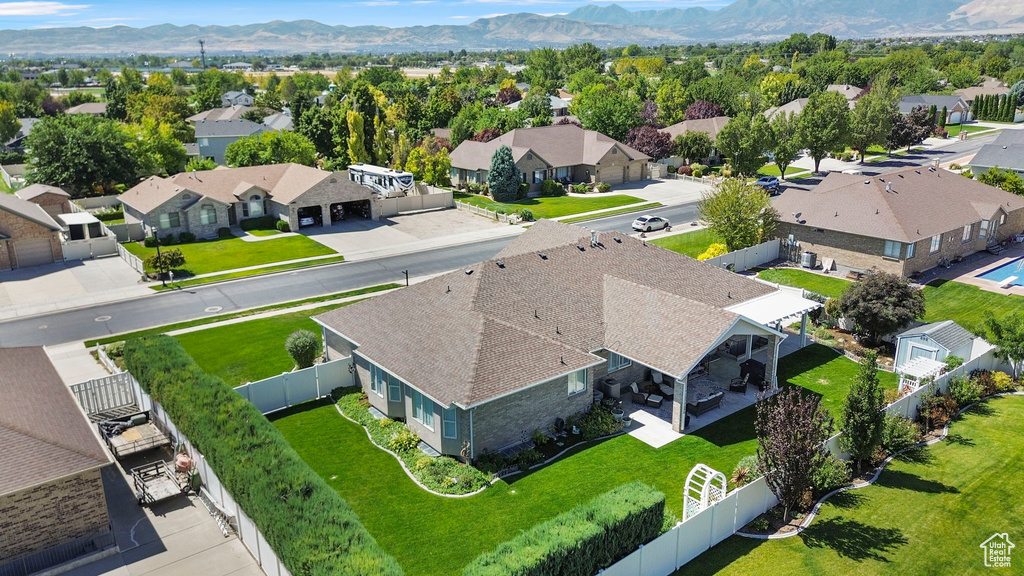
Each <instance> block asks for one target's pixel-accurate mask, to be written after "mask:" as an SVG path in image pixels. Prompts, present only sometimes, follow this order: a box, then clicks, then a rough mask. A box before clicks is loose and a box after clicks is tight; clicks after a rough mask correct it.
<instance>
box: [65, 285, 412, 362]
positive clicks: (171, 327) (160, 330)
mask: <svg viewBox="0 0 1024 576" xmlns="http://www.w3.org/2000/svg"><path fill="white" fill-rule="evenodd" d="M401 287H402V285H401V284H380V285H378V286H370V287H367V288H360V289H359V290H349V291H348V292H338V293H336V294H326V295H324V296H316V297H313V298H306V299H304V300H297V301H295V302H287V303H285V304H273V305H270V306H262V307H260V308H253V309H252V310H246V311H244V312H233V313H231V314H221V315H219V316H209V317H207V318H200V319H198V320H189V321H187V322H176V323H174V324H167V325H164V326H158V327H156V328H149V329H146V330H137V331H135V332H127V333H125V334H118V335H115V336H107V337H105V338H98V339H96V340H86V342H85V346H86V348H92V347H93V346H95V345H97V344H110V343H111V342H123V341H125V340H129V339H131V338H140V337H142V336H152V335H154V334H164V333H166V332H173V331H175V330H182V329H184V328H192V327H195V326H202V325H204V324H213V323H214V322H223V321H224V320H232V319H234V318H244V317H246V316H252V315H254V314H260V313H262V312H270V311H273V310H285V309H288V308H295V307H296V306H303V305H305V304H314V303H316V302H327V301H329V300H338V299H341V298H350V297H352V296H362V295H363V294H372V293H374V292H382V291H384V290H393V289H395V288H401Z"/></svg>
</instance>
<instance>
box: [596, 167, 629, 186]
mask: <svg viewBox="0 0 1024 576" xmlns="http://www.w3.org/2000/svg"><path fill="white" fill-rule="evenodd" d="M625 172H626V168H625V167H619V166H609V167H608V168H603V169H602V170H601V181H602V182H604V183H606V184H611V185H612V186H615V185H617V184H622V182H623V176H624V175H625Z"/></svg>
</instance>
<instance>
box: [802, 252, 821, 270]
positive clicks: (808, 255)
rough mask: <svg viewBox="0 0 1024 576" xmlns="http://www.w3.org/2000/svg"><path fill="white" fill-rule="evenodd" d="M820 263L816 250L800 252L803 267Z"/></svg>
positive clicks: (812, 266)
mask: <svg viewBox="0 0 1024 576" xmlns="http://www.w3.org/2000/svg"><path fill="white" fill-rule="evenodd" d="M817 264H818V255H817V254H815V253H814V252H803V253H801V254H800V266H801V267H802V268H814V267H815V266H816V265H817Z"/></svg>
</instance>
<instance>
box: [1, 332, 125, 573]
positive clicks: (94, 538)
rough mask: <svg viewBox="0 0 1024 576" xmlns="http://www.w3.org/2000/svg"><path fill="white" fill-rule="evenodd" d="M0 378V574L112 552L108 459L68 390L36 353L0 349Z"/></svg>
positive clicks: (46, 359)
mask: <svg viewBox="0 0 1024 576" xmlns="http://www.w3.org/2000/svg"><path fill="white" fill-rule="evenodd" d="M0 373H2V374H3V385H2V386H0V445H2V446H3V453H4V457H3V458H0V574H25V573H29V572H31V573H35V572H36V571H39V570H43V569H46V568H50V567H51V566H52V565H53V564H54V562H61V561H64V560H66V559H67V558H68V557H71V558H74V557H75V556H76V555H80V554H83V553H87V552H89V551H95V550H101V549H103V548H106V547H108V546H111V545H113V544H114V539H113V535H112V533H111V529H110V519H109V517H108V515H107V499H106V496H105V494H104V492H103V478H102V476H101V469H102V468H104V467H105V466H107V465H109V464H111V459H110V456H108V454H107V451H106V449H105V448H104V447H103V445H102V444H101V443H100V440H99V438H98V436H97V434H96V432H95V431H94V430H93V429H92V426H90V425H89V423H88V421H87V420H86V417H85V414H84V413H83V412H82V410H81V408H79V406H78V403H77V402H76V400H75V398H74V397H73V396H72V395H71V390H70V389H69V388H68V386H67V385H66V384H64V382H63V381H62V380H61V378H60V376H59V375H58V374H57V370H56V369H55V368H54V367H53V364H52V363H51V362H50V359H49V357H48V356H47V355H46V352H45V351H44V350H43V348H42V347H30V348H0ZM28 567H31V569H27V568H28Z"/></svg>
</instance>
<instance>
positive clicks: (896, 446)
mask: <svg viewBox="0 0 1024 576" xmlns="http://www.w3.org/2000/svg"><path fill="white" fill-rule="evenodd" d="M920 441H921V427H920V426H918V425H917V423H915V422H914V421H913V420H910V419H908V418H904V417H902V416H899V415H897V414H890V415H888V416H886V417H885V424H884V425H883V426H882V449H883V450H885V452H886V453H888V454H894V453H896V452H899V451H900V450H903V449H904V448H909V447H911V446H913V445H914V444H917V443H918V442H920Z"/></svg>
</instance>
